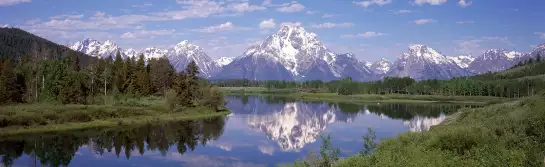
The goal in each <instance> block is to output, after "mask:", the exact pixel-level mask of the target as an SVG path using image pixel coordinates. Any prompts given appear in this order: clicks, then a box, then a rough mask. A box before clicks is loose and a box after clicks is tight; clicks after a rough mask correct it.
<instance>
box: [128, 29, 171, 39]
mask: <svg viewBox="0 0 545 167" xmlns="http://www.w3.org/2000/svg"><path fill="white" fill-rule="evenodd" d="M175 32H176V30H174V29H172V30H151V31H148V30H140V31H134V32H126V33H123V34H122V35H121V38H125V39H135V38H148V37H151V38H154V37H156V36H166V35H172V34H174V33H175Z"/></svg>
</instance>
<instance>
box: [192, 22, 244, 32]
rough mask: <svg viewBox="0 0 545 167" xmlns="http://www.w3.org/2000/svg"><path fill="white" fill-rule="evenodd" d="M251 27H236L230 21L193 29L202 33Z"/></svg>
mask: <svg viewBox="0 0 545 167" xmlns="http://www.w3.org/2000/svg"><path fill="white" fill-rule="evenodd" d="M250 29H251V28H248V27H237V26H235V25H234V24H233V23H231V22H225V23H223V24H219V25H215V26H210V27H204V28H200V29H193V31H195V32H202V33H216V32H222V31H235V30H250Z"/></svg>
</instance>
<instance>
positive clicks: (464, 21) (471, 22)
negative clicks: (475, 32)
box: [456, 20, 475, 24]
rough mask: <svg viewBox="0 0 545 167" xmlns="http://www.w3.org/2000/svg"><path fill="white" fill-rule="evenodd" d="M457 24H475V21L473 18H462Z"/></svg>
mask: <svg viewBox="0 0 545 167" xmlns="http://www.w3.org/2000/svg"><path fill="white" fill-rule="evenodd" d="M456 24H475V21H473V20H460V21H457V22H456Z"/></svg>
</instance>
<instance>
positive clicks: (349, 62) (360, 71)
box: [331, 53, 376, 81]
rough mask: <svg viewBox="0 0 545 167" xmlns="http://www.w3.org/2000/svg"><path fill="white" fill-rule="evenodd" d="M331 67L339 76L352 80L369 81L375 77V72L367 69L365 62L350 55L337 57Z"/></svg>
mask: <svg viewBox="0 0 545 167" xmlns="http://www.w3.org/2000/svg"><path fill="white" fill-rule="evenodd" d="M331 66H332V67H333V69H334V70H335V71H336V72H337V73H338V74H339V75H340V76H342V77H350V78H352V79H353V80H358V81H371V80H373V79H375V76H376V74H375V72H373V71H372V70H371V69H369V67H367V64H366V62H362V61H360V60H358V59H356V57H355V56H354V54H352V53H346V54H340V55H337V56H336V57H335V61H333V62H332V64H331Z"/></svg>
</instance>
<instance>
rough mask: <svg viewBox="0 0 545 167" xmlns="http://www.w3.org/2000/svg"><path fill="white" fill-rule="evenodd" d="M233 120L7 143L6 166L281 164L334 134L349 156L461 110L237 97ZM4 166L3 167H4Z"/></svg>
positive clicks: (2, 144)
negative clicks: (367, 140) (370, 140)
mask: <svg viewBox="0 0 545 167" xmlns="http://www.w3.org/2000/svg"><path fill="white" fill-rule="evenodd" d="M227 100H228V101H229V103H228V105H227V106H228V107H229V109H231V110H232V111H233V114H231V115H229V116H225V117H219V118H213V119H206V120H198V121H183V122H170V123H165V124H161V125H145V126H140V127H123V128H114V129H89V130H85V131H74V132H64V133H60V134H39V135H29V136H21V137H11V138H9V139H6V138H4V139H0V156H1V157H2V164H3V165H5V166H9V165H12V166H65V165H68V166H76V167H86V166H89V167H91V166H93V167H95V166H101V167H109V166H142V167H144V166H276V165H278V164H285V163H292V162H293V161H295V160H297V159H301V158H304V157H305V156H306V155H308V153H309V152H310V151H311V150H318V148H319V146H320V144H321V141H320V135H327V134H329V135H331V137H332V143H333V145H334V146H336V147H339V148H340V149H341V155H342V156H348V155H351V154H355V153H357V152H358V151H360V149H361V148H362V147H363V144H362V135H364V134H365V133H366V132H367V128H368V127H371V128H372V129H373V130H374V131H376V135H377V137H378V138H379V139H381V138H388V137H395V136H397V135H398V134H400V133H403V132H407V131H411V132H421V131H426V130H429V128H430V126H433V125H437V124H439V123H440V122H441V121H443V120H444V119H445V117H446V115H449V114H452V113H453V112H455V111H456V110H457V109H459V108H461V107H474V106H467V105H455V104H368V105H355V104H337V103H327V102H303V101H297V100H290V99H285V98H280V97H271V96H269V97H261V96H230V97H227ZM0 166H2V165H0Z"/></svg>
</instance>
